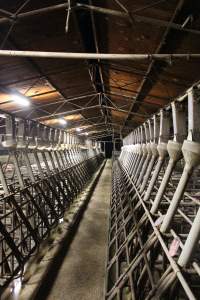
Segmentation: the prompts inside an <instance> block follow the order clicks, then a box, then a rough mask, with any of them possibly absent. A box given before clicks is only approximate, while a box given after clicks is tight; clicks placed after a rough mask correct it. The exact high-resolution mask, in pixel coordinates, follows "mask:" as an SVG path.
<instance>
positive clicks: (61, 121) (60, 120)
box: [59, 118, 67, 125]
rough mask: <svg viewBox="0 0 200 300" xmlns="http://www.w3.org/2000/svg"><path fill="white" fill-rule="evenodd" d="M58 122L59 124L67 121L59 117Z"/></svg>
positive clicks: (64, 123)
mask: <svg viewBox="0 0 200 300" xmlns="http://www.w3.org/2000/svg"><path fill="white" fill-rule="evenodd" d="M59 123H60V124H61V125H66V124H67V121H66V120H65V119H62V118H60V119H59Z"/></svg>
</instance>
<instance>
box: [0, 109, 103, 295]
mask: <svg viewBox="0 0 200 300" xmlns="http://www.w3.org/2000/svg"><path fill="white" fill-rule="evenodd" d="M0 118H1V124H2V126H1V127H0V292H1V290H3V288H4V287H5V286H6V285H7V284H8V282H9V281H10V280H11V279H12V278H13V277H14V276H18V275H19V273H20V272H23V267H24V264H25V262H26V261H27V260H28V259H29V257H30V256H31V255H32V254H33V253H34V251H35V250H36V249H37V248H38V246H39V245H40V243H41V241H42V240H44V239H46V238H47V237H48V236H49V234H50V232H51V229H52V228H54V227H55V226H57V225H58V224H59V222H60V221H61V219H62V218H63V215H64V213H65V211H66V209H67V208H68V207H69V206H70V204H71V203H72V202H73V200H74V199H75V198H76V196H77V195H78V194H79V193H80V192H81V191H82V190H83V189H84V187H85V186H86V184H87V183H88V181H89V180H90V179H91V177H92V175H93V174H94V172H95V171H96V170H97V168H98V167H99V166H100V164H101V163H102V161H103V155H102V153H101V151H100V145H99V143H97V142H94V141H90V140H87V139H85V138H80V137H78V136H73V135H71V134H69V133H67V132H66V131H64V130H62V129H54V128H51V127H47V126H45V125H43V124H40V123H38V122H35V121H31V120H24V119H20V118H16V117H15V116H13V115H9V114H1V117H0Z"/></svg>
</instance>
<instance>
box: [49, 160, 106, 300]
mask: <svg viewBox="0 0 200 300" xmlns="http://www.w3.org/2000/svg"><path fill="white" fill-rule="evenodd" d="M110 192H111V160H108V161H107V162H106V165H105V167H104V170H103V172H102V174H101V176H100V179H99V181H98V183H97V186H96V188H95V190H94V192H93V195H92V197H91V199H90V202H89V204H88V207H87V209H86V211H85V213H84V215H83V219H82V220H81V222H80V224H79V228H78V231H77V233H76V235H75V238H74V240H73V241H72V243H71V246H70V248H69V251H68V253H67V255H66V257H65V259H64V261H63V263H62V266H61V268H60V270H59V273H58V276H57V278H56V280H55V282H54V285H53V287H52V289H51V291H50V293H49V296H48V298H47V299H48V300H57V299H62V300H78V299H79V300H88V299H95V300H102V299H103V294H104V286H105V266H106V258H107V236H108V222H109V204H110Z"/></svg>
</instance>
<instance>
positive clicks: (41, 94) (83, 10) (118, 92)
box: [0, 0, 200, 138]
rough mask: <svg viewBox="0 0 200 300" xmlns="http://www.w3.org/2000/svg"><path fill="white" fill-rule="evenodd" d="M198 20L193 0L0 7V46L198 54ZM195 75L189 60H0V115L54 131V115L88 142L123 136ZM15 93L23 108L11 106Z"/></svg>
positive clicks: (198, 65)
mask: <svg viewBox="0 0 200 300" xmlns="http://www.w3.org/2000/svg"><path fill="white" fill-rule="evenodd" d="M68 7H70V9H68ZM99 7H101V8H104V9H103V10H100V9H98V8H99ZM27 12H29V13H27ZM199 14H200V3H199V1H196V0H188V1H184V0H152V1H147V0H135V1H133V0H102V1H95V0H93V1H92V0H80V1H70V0H68V1H65V2H63V1H58V0H45V1H39V0H34V1H33V0H27V1H25V0H23V1H22V0H15V1H12V0H7V1H0V28H1V30H0V48H1V49H12V50H34V51H59V52H87V53H141V54H142V53H200V39H199V37H200V16H199ZM66 24H67V27H68V29H67V30H66ZM199 69H200V60H192V59H190V60H176V61H173V60H172V61H170V60H166V61H154V60H152V61H126V60H120V61H117V60H105V61H104V60H73V59H71V60H64V59H47V58H42V59H41V58H22V57H0V109H1V110H3V111H8V112H14V113H15V114H17V115H18V116H21V117H25V118H31V119H36V120H38V121H40V122H42V123H44V124H48V125H52V126H55V127H59V126H61V125H59V118H61V117H62V118H64V119H66V120H67V127H66V129H68V130H70V131H72V132H73V131H75V130H76V128H80V129H81V131H80V132H79V134H81V135H84V134H88V136H89V137H93V138H102V137H104V136H109V135H112V134H113V133H114V134H116V135H119V134H122V135H126V134H127V133H128V132H130V131H131V130H133V128H134V127H136V126H138V125H139V124H141V123H143V122H144V120H145V119H147V118H148V117H149V116H150V115H151V114H152V113H153V112H155V111H157V110H158V109H159V108H160V107H163V106H164V105H166V104H167V103H169V102H170V101H172V100H173V99H174V98H175V97H177V96H178V95H179V94H181V93H182V92H184V91H185V90H186V89H187V88H188V87H189V86H191V85H192V84H193V83H194V82H195V81H197V80H199V79H200V75H199ZM17 92H19V93H21V94H23V95H24V96H26V97H29V99H30V101H31V105H30V106H28V107H23V106H22V105H20V103H16V102H14V101H13V100H12V95H13V94H15V93H17Z"/></svg>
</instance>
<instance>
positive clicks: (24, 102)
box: [11, 95, 30, 106]
mask: <svg viewBox="0 0 200 300" xmlns="http://www.w3.org/2000/svg"><path fill="white" fill-rule="evenodd" d="M11 100H12V101H14V102H16V103H17V104H19V105H22V106H29V105H30V101H29V100H28V98H26V97H24V96H23V95H22V96H20V95H12V96H11Z"/></svg>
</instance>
